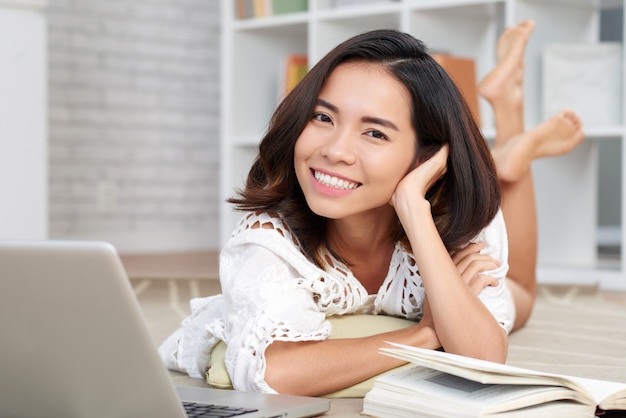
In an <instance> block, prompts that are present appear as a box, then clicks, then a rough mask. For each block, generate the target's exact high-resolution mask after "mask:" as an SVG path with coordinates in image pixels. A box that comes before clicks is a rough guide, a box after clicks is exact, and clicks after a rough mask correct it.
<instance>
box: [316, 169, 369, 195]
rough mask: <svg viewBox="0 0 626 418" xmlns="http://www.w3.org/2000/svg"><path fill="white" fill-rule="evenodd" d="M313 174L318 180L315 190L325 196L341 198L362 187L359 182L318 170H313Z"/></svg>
mask: <svg viewBox="0 0 626 418" xmlns="http://www.w3.org/2000/svg"><path fill="white" fill-rule="evenodd" d="M311 173H312V175H313V178H314V179H315V180H316V181H315V182H313V185H314V187H315V189H316V190H317V191H319V192H320V193H324V194H329V195H334V196H340V195H344V194H348V193H349V192H351V191H352V190H354V189H356V188H357V187H359V186H360V185H361V184H360V183H358V182H355V181H351V180H348V179H346V178H342V177H338V176H336V175H332V174H327V173H324V172H322V171H320V170H316V169H311Z"/></svg>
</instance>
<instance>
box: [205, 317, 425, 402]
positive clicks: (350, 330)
mask: <svg viewBox="0 0 626 418" xmlns="http://www.w3.org/2000/svg"><path fill="white" fill-rule="evenodd" d="M328 320H329V321H330V323H331V324H332V327H333V331H332V333H331V336H330V338H331V339H333V338H359V337H367V336H370V335H374V334H381V333H383V332H389V331H395V330H398V329H402V328H406V327H409V326H411V325H415V322H413V321H410V320H408V319H403V318H394V317H391V316H384V315H342V316H334V317H330V318H328ZM225 356H226V344H224V342H223V341H220V342H219V343H218V344H217V345H216V346H215V347H214V348H213V351H212V352H211V366H210V367H209V370H208V371H207V373H206V378H207V383H208V384H209V385H211V386H213V387H216V388H219V389H232V383H231V381H230V377H229V376H228V371H227V370H226V364H225V362H224V359H225ZM402 367H407V366H401V367H400V368H402ZM395 370H396V369H392V370H389V371H387V372H385V373H391V372H393V371H395ZM385 373H382V374H385ZM377 377H378V376H374V377H371V378H369V379H367V380H364V381H363V382H360V383H357V384H356V385H353V386H350V387H347V388H345V389H341V390H339V391H337V392H333V393H329V394H327V395H324V397H327V398H362V397H363V396H365V394H366V393H367V392H369V391H370V389H372V387H373V385H374V380H376V378H377Z"/></svg>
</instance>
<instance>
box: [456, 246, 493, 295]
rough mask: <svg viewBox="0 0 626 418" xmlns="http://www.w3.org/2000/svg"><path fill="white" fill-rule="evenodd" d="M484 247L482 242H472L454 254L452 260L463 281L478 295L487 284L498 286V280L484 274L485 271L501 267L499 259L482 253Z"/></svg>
mask: <svg viewBox="0 0 626 418" xmlns="http://www.w3.org/2000/svg"><path fill="white" fill-rule="evenodd" d="M483 248H484V244H482V243H471V244H469V245H468V246H467V247H465V248H463V249H462V250H460V251H458V252H457V253H455V254H454V255H453V256H452V261H453V262H454V264H455V265H456V268H457V270H458V271H459V273H460V274H461V277H462V278H463V281H464V282H465V283H466V284H467V286H468V287H469V288H470V289H471V290H472V292H473V293H474V294H476V295H478V294H479V293H480V292H481V291H482V290H483V289H484V288H485V287H487V286H497V285H498V280H497V279H496V278H494V277H492V276H489V275H486V274H483V272H485V271H489V270H494V269H496V268H498V267H499V265H500V263H499V262H498V260H496V259H494V258H493V257H490V256H488V255H486V254H481V252H480V251H481V250H482V249H483Z"/></svg>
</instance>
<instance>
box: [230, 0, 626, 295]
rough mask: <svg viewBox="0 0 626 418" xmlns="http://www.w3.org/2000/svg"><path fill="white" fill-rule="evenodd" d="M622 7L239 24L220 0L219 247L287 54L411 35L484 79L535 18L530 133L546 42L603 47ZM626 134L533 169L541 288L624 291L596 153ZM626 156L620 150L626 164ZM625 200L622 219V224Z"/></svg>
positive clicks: (399, 7)
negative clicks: (604, 19) (390, 34)
mask: <svg viewBox="0 0 626 418" xmlns="http://www.w3.org/2000/svg"><path fill="white" fill-rule="evenodd" d="M623 1H626V0H606V1H602V0H601V1H598V0H397V1H384V0H382V1H380V2H377V3H365V2H364V3H363V4H361V5H352V6H344V7H335V6H334V4H335V2H334V0H309V2H308V3H309V7H308V10H307V11H306V12H301V13H293V14H289V15H279V16H271V17H263V18H253V19H237V18H236V15H235V6H234V4H235V2H234V1H232V0H222V24H223V25H222V58H223V59H222V81H221V83H222V96H221V100H222V103H221V105H222V108H221V111H222V115H221V156H222V158H221V164H222V165H221V199H222V207H221V231H220V234H221V242H222V243H223V242H225V241H226V239H227V238H228V237H229V236H230V234H231V232H232V230H233V228H234V226H235V224H236V221H237V220H238V219H239V214H237V213H235V212H234V211H233V208H232V207H231V206H230V205H229V204H227V203H225V202H224V200H225V199H226V198H228V197H230V196H232V195H233V193H234V190H235V188H239V187H241V186H242V185H243V182H244V179H245V177H246V175H247V173H248V170H249V168H250V165H251V163H252V160H253V158H254V156H255V155H256V150H257V148H256V147H257V144H258V142H259V140H260V138H261V136H262V134H263V132H264V130H265V128H266V126H267V122H268V121H269V118H270V115H271V114H272V111H273V109H274V107H275V105H276V103H277V90H278V87H277V86H278V82H279V80H278V78H279V66H280V63H281V61H282V60H283V59H284V58H285V57H286V56H287V55H288V54H291V53H300V54H307V55H308V57H309V63H310V65H312V64H314V63H315V62H316V61H317V60H319V59H320V58H321V57H322V56H323V55H324V54H325V53H326V52H328V51H329V50H330V49H332V48H333V47H334V46H335V45H337V44H338V43H339V42H341V41H343V40H345V39H346V38H348V37H350V36H353V35H356V34H357V33H360V32H363V31H366V30H371V29H377V28H392V29H399V30H402V31H405V32H409V33H411V34H413V35H414V36H416V37H417V38H419V39H421V40H423V41H424V42H426V44H427V45H428V46H429V48H430V49H431V50H433V51H446V52H450V53H452V54H455V55H459V56H464V57H470V58H473V59H474V60H475V62H476V70H477V77H478V79H480V78H482V77H483V76H484V75H485V74H486V73H487V72H488V71H489V70H490V69H491V68H493V66H494V64H495V45H496V41H497V39H498V36H499V34H500V33H501V31H502V29H503V28H504V27H506V26H509V25H512V24H515V23H517V22H519V21H521V20H524V19H527V18H531V19H533V20H535V21H536V22H537V27H536V29H535V32H534V33H533V35H532V37H531V40H530V42H529V44H528V47H527V55H526V68H527V70H526V78H525V98H526V113H525V117H526V124H527V126H529V127H530V126H533V125H535V124H537V123H539V122H540V121H542V120H543V117H542V106H541V104H542V96H541V79H542V75H541V54H542V48H543V46H544V44H545V43H548V42H577V43H582V42H585V43H588V42H591V43H595V42H599V30H600V12H601V10H602V9H603V8H604V9H606V8H616V7H622V8H623ZM622 39H623V36H622ZM622 77H623V73H622ZM622 85H626V83H624V82H623V83H622ZM622 89H623V87H622ZM622 97H626V96H624V95H623V94H622ZM480 106H481V109H480V110H481V118H482V120H481V123H482V126H483V129H484V131H485V135H486V136H487V137H488V136H490V135H493V132H494V129H493V114H492V112H491V109H490V108H489V106H488V104H487V103H486V102H485V101H482V100H481V102H480ZM623 112H624V109H622V113H623ZM622 120H626V119H624V118H623V117H622ZM624 129H625V128H624V126H623V125H622V124H619V125H613V126H594V127H591V128H590V129H588V130H587V131H586V133H587V139H586V141H585V143H584V144H583V145H582V146H580V147H579V148H578V149H576V150H575V152H573V153H572V154H570V155H568V156H565V157H559V158H551V159H546V160H541V161H539V162H537V163H536V164H535V167H534V170H535V172H536V178H535V185H536V189H537V196H538V210H539V222H540V236H539V246H540V249H539V280H540V281H541V282H545V283H547V282H551V283H580V284H594V283H599V284H600V286H601V287H603V288H606V289H619V290H626V267H625V264H624V261H623V259H622V258H620V257H617V259H613V260H610V261H608V262H607V261H606V260H603V259H602V258H601V257H600V256H599V255H598V250H597V247H598V238H597V235H598V225H597V212H598V202H597V195H598V167H599V162H598V147H599V146H601V144H602V141H604V140H612V141H615V140H618V141H620V142H621V143H623V138H624V137H625V136H626V132H625V130H624ZM625 148H626V147H624V146H622V147H621V152H622V161H623V160H624V159H625V158H626V149H625ZM624 171H625V170H622V172H618V173H615V175H617V176H621V177H622V182H621V184H622V185H626V181H624V180H626V172H624ZM624 196H625V194H624V193H622V202H621V209H620V210H621V212H620V213H621V219H626V214H625V209H624V208H626V204H624V200H625V199H624ZM612 233H613V236H614V235H615V231H613V232H612ZM625 234H626V229H625V228H621V229H620V230H619V232H618V235H620V236H621V240H620V242H621V243H623V242H626V237H625V236H624V235H625Z"/></svg>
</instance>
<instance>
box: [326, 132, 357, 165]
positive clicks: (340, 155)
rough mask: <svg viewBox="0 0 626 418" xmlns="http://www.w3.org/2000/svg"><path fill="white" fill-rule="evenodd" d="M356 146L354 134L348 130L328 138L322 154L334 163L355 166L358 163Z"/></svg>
mask: <svg viewBox="0 0 626 418" xmlns="http://www.w3.org/2000/svg"><path fill="white" fill-rule="evenodd" d="M354 146H355V136H354V134H353V133H351V132H349V131H348V130H342V131H336V132H335V133H334V135H332V136H331V137H330V138H328V141H327V142H326V145H325V146H324V147H323V148H322V153H323V154H324V157H326V158H328V159H329V160H330V161H331V162H333V163H345V164H354V162H355V161H356V154H355V147H354Z"/></svg>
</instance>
